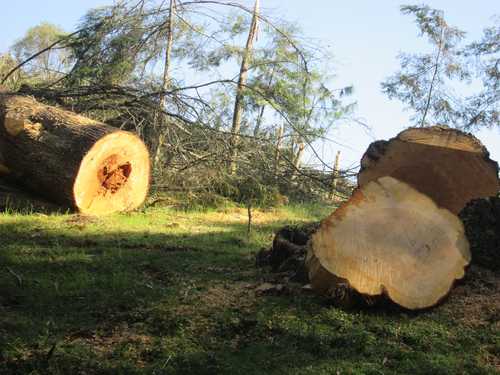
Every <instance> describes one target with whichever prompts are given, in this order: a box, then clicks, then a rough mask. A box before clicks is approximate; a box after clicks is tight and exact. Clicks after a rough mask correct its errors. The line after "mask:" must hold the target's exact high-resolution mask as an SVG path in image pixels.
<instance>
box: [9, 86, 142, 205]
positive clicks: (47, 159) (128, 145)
mask: <svg viewBox="0 0 500 375" xmlns="http://www.w3.org/2000/svg"><path fill="white" fill-rule="evenodd" d="M0 154H2V155H3V160H4V161H3V163H2V164H3V165H4V166H5V167H6V168H7V169H8V170H10V172H11V173H10V175H11V177H12V178H13V179H15V180H17V181H18V183H19V184H20V185H23V186H24V187H25V188H26V189H29V190H32V191H35V192H37V193H38V194H39V195H42V196H44V197H45V198H47V199H49V200H50V201H52V202H57V203H59V204H61V205H66V206H70V207H74V208H76V209H77V210H79V211H80V212H82V213H88V214H106V213H110V212H114V211H123V210H131V209H134V208H136V207H137V206H139V205H140V204H141V203H142V202H143V201H144V199H145V198H146V195H147V192H148V188H149V176H150V165H149V153H148V150H147V149H146V147H145V146H144V144H143V142H142V141H141V140H140V139H139V138H138V137H137V136H135V135H133V134H132V133H128V132H124V131H120V130H118V129H116V128H113V127H110V126H108V125H105V124H103V123H100V122H97V121H94V120H91V119H89V118H86V117H83V116H80V115H77V114H75V113H72V112H69V111H66V110H62V109H60V108H56V107H52V106H48V105H44V104H41V103H39V102H37V101H36V100H34V99H32V98H30V97H23V96H16V95H9V94H0Z"/></svg>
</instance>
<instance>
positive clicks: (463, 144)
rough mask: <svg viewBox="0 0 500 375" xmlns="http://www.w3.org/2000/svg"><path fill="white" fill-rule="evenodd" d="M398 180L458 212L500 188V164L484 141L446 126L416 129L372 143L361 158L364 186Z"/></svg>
mask: <svg viewBox="0 0 500 375" xmlns="http://www.w3.org/2000/svg"><path fill="white" fill-rule="evenodd" d="M383 176H392V177H394V178H396V179H398V180H400V181H403V182H406V183H408V184H410V185H411V186H412V187H414V188H415V189H417V190H418V191H420V192H421V193H424V194H426V195H428V196H429V197H431V198H432V199H433V200H434V201H435V202H436V203H437V204H438V205H439V206H440V207H444V208H447V209H449V210H450V211H451V212H453V213H455V214H458V213H459V212H460V211H461V210H462V209H463V208H464V207H465V205H466V204H467V202H469V201H470V200H472V199H475V198H483V197H489V196H494V195H496V193H497V192H498V190H499V180H498V165H497V163H496V162H494V161H492V160H491V159H490V158H489V153H488V151H487V150H486V148H485V147H484V146H483V145H482V144H481V142H480V141H479V140H478V139H476V138H475V137H474V136H472V135H470V134H466V133H463V132H461V131H458V130H456V129H451V128H446V127H439V126H434V127H429V128H410V129H407V130H405V131H403V132H402V133H400V134H399V135H398V136H396V137H395V138H393V139H391V140H389V141H377V142H374V143H372V144H371V145H370V147H369V148H368V150H367V151H366V153H365V154H364V155H363V158H362V159H361V170H360V172H359V174H358V185H359V186H360V187H363V186H365V185H366V184H367V183H369V182H370V181H374V180H376V179H378V178H379V177H383Z"/></svg>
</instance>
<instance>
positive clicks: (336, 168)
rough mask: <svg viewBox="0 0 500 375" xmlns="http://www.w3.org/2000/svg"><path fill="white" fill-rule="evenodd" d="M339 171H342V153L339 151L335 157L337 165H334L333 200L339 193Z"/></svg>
mask: <svg viewBox="0 0 500 375" xmlns="http://www.w3.org/2000/svg"><path fill="white" fill-rule="evenodd" d="M339 170H340V151H337V154H336V155H335V164H334V165H333V172H332V193H331V195H332V198H333V197H335V193H336V192H337V182H338V178H339Z"/></svg>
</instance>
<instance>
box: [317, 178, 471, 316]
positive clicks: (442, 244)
mask: <svg viewBox="0 0 500 375" xmlns="http://www.w3.org/2000/svg"><path fill="white" fill-rule="evenodd" d="M309 252H310V254H309V255H308V258H309V278H310V280H311V281H312V285H313V287H315V288H316V289H325V290H328V289H330V290H335V289H336V285H331V284H332V283H333V284H335V283H339V282H343V283H348V284H349V286H350V287H351V288H353V289H354V290H355V291H357V292H358V293H360V294H362V295H365V296H368V297H370V296H379V295H382V294H385V295H387V296H388V297H389V298H390V299H391V300H392V301H394V302H396V303H397V304H399V305H401V306H403V307H405V308H408V309H421V308H426V307H430V306H433V305H435V304H436V303H437V302H438V301H439V300H440V299H442V298H443V297H444V296H445V295H446V294H447V293H448V291H449V290H450V288H451V286H452V284H453V282H454V281H455V280H456V279H460V278H462V277H463V276H464V268H465V266H467V265H468V263H469V261H470V253H469V244H468V242H467V239H466V237H465V234H464V228H463V225H462V223H461V221H460V220H459V219H458V218H457V217H456V216H455V215H453V214H452V213H450V212H449V211H448V210H446V209H442V208H439V207H438V206H437V205H436V204H435V203H434V202H433V201H432V199H430V198H429V197H427V196H425V195H424V194H421V193H419V192H418V191H417V190H415V189H413V188H412V187H411V186H410V185H408V184H406V183H403V182H400V181H398V180H396V179H394V178H392V177H382V178H380V179H379V180H377V181H372V182H369V183H367V184H366V185H364V186H363V187H361V188H359V189H358V190H356V191H355V192H354V194H353V196H352V197H351V199H350V200H349V201H348V202H346V203H344V204H343V205H342V206H341V207H340V208H339V209H337V210H336V211H335V212H334V213H333V214H332V215H331V216H330V217H328V218H327V219H325V220H324V221H323V222H322V224H321V227H320V229H319V230H318V231H317V232H316V233H315V234H314V235H313V236H312V240H311V244H310V249H309ZM311 258H312V259H313V260H314V259H315V261H317V264H316V267H311V263H310V259H311ZM313 264H315V263H313ZM325 271H326V272H327V273H329V274H331V275H328V274H326V275H325V274H324V272H325ZM318 272H321V274H318ZM331 276H334V277H331ZM329 283H330V285H328V284H329Z"/></svg>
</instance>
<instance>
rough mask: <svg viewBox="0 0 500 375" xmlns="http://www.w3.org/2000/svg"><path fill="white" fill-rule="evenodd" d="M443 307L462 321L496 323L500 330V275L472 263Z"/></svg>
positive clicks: (480, 323)
mask: <svg viewBox="0 0 500 375" xmlns="http://www.w3.org/2000/svg"><path fill="white" fill-rule="evenodd" d="M439 309H440V310H442V311H444V312H445V313H446V314H449V315H450V317H452V319H454V320H456V321H457V322H458V323H460V324H463V325H466V326H469V327H474V328H479V327H481V326H488V325H492V326H493V327H496V328H497V329H498V330H500V277H499V276H498V274H495V273H494V272H492V271H490V270H488V269H485V268H482V267H479V266H471V267H470V268H469V269H468V270H467V275H466V277H465V278H464V279H463V280H462V281H461V282H459V283H458V284H457V285H456V287H455V288H454V289H453V290H452V292H451V294H450V296H449V298H448V299H447V300H446V301H444V303H443V304H442V305H441V306H440V307H439Z"/></svg>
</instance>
